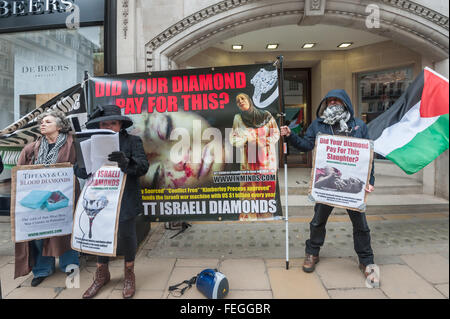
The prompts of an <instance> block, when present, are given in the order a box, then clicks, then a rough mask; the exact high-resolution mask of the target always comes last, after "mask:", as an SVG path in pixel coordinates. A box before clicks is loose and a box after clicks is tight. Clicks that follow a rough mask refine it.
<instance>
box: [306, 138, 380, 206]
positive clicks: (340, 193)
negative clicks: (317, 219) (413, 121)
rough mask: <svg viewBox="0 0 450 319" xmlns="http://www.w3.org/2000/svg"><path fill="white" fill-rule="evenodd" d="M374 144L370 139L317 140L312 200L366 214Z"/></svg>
mask: <svg viewBox="0 0 450 319" xmlns="http://www.w3.org/2000/svg"><path fill="white" fill-rule="evenodd" d="M372 158H373V142H372V141H370V140H366V139H360V138H354V137H346V136H335V135H324V134H320V135H317V137H316V147H315V149H314V155H313V161H314V162H313V169H312V171H311V181H310V191H309V198H310V200H312V201H314V202H317V203H322V204H327V205H330V206H334V207H340V208H345V209H352V210H356V211H360V212H364V211H365V209H366V200H367V193H366V192H365V191H364V188H365V187H366V185H367V183H368V182H369V178H370V171H371V169H372V167H371V166H372Z"/></svg>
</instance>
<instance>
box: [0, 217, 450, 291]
mask: <svg viewBox="0 0 450 319" xmlns="http://www.w3.org/2000/svg"><path fill="white" fill-rule="evenodd" d="M367 218H368V223H369V227H370V228H371V236H372V247H373V250H374V253H375V262H376V263H377V264H378V265H379V266H380V273H381V286H380V288H378V289H368V288H366V287H365V283H364V276H363V274H362V273H361V272H360V271H359V269H358V263H357V258H356V254H355V252H354V250H353V239H352V226H351V222H350V220H349V218H348V217H347V216H345V215H339V214H333V215H332V216H330V219H329V222H328V224H327V238H326V241H325V245H324V247H323V249H322V250H321V254H320V255H321V261H320V263H319V264H318V265H317V268H316V271H315V272H314V273H312V274H307V273H304V272H303V271H302V270H301V265H302V263H303V257H304V242H305V240H306V238H307V237H308V228H309V226H308V224H309V220H310V217H294V218H290V222H289V242H290V249H289V253H290V255H289V261H290V267H289V269H288V270H287V269H286V268H285V234H286V233H285V223H284V221H270V222H251V223H241V222H195V223H192V227H190V228H188V229H187V230H186V231H185V232H184V233H182V234H180V235H178V236H177V237H175V238H173V239H170V237H171V236H173V235H174V234H175V233H176V232H177V231H175V230H166V229H165V228H164V224H163V223H152V229H151V231H150V234H149V235H148V237H147V238H146V240H145V241H144V242H143V243H142V244H141V245H140V248H139V251H138V254H137V257H136V278H137V291H136V296H135V298H136V299H139V298H143V299H167V298H168V299H172V298H176V297H175V296H174V295H172V294H171V293H169V292H168V287H169V286H170V285H173V284H176V283H179V282H181V281H183V280H186V279H189V278H191V277H192V276H194V275H196V274H197V273H199V272H200V271H201V270H202V269H205V268H217V269H219V270H220V271H222V272H223V273H224V274H225V275H226V276H227V278H228V280H229V283H230V292H229V295H228V297H227V298H229V299H248V298H252V299H278V298H289V299H290V298H296V299H335V298H337V299H356V298H358V299H361V298H362V299H404V298H414V299H428V298H433V299H436V298H437V299H442V298H444V299H445V298H447V299H448V298H449V279H448V274H449V272H448V270H449V253H448V251H449V245H448V244H449V240H448V236H449V232H448V229H449V228H448V227H449V214H448V210H447V211H439V212H435V213H423V214H386V215H375V216H367ZM10 237H11V235H10V224H9V222H5V220H3V222H0V276H1V282H2V294H3V297H4V298H8V299H28V298H39V299H62V298H64V299H65V298H70V299H73V298H75V299H79V298H81V295H82V293H83V292H84V290H85V289H86V288H87V287H89V285H90V284H91V283H92V277H93V274H94V272H95V258H94V257H92V256H89V257H87V256H83V257H82V258H81V275H80V287H79V288H72V289H69V288H67V287H66V283H65V280H66V276H65V275H64V274H63V273H61V272H60V271H57V273H55V274H53V275H52V276H50V277H49V278H48V279H46V280H45V281H44V282H43V283H42V284H41V285H40V286H38V287H30V282H31V279H32V275H31V274H30V275H28V276H25V277H21V278H18V279H15V280H14V279H13V269H14V257H13V254H14V250H13V244H12V242H11V238H10ZM430 265H431V267H430ZM110 270H111V275H112V279H111V282H110V283H109V284H108V285H107V286H105V287H104V288H103V289H102V291H101V293H100V294H99V295H98V296H97V298H99V299H102V298H105V299H106V298H107V299H109V298H122V297H121V289H122V285H123V259H122V258H120V257H118V258H115V259H113V260H112V261H111V263H110ZM181 298H183V299H184V298H185V299H199V298H200V299H201V298H205V297H204V296H203V295H201V293H200V292H199V291H198V290H197V289H196V288H195V287H193V288H191V289H189V290H188V291H187V292H186V293H185V295H183V296H182V297H181Z"/></svg>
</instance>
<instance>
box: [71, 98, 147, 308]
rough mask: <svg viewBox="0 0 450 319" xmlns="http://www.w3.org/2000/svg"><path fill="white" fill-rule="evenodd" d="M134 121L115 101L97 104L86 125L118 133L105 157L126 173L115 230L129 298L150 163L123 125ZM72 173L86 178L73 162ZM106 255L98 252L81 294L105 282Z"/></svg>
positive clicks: (132, 290)
mask: <svg viewBox="0 0 450 319" xmlns="http://www.w3.org/2000/svg"><path fill="white" fill-rule="evenodd" d="M132 125H133V121H132V120H131V119H130V118H129V117H128V116H124V115H122V113H121V111H120V108H119V107H118V106H116V105H104V106H99V107H97V108H96V109H95V110H94V112H93V113H92V114H91V115H90V116H89V121H88V122H87V123H86V127H87V128H88V129H108V130H112V131H114V132H118V133H119V149H120V150H119V151H116V152H112V153H111V154H109V155H108V160H109V161H112V162H117V165H118V167H120V169H121V171H122V172H123V173H125V174H127V179H126V182H125V187H124V190H123V196H122V202H121V206H120V213H119V229H118V231H117V237H118V238H117V246H118V248H117V250H118V254H120V255H123V256H124V284H123V290H122V295H123V297H124V298H131V297H133V296H134V294H135V291H136V278H135V274H134V259H135V257H136V250H137V234H136V216H137V215H138V213H139V212H141V211H142V200H141V186H140V181H139V178H140V177H141V176H143V175H145V173H147V170H148V167H149V163H148V161H147V157H146V155H145V152H144V147H143V145H142V140H141V138H140V137H139V136H135V135H131V134H128V132H127V131H126V128H128V127H130V126H132ZM74 170H75V175H76V176H78V177H80V178H83V179H86V178H88V174H87V173H86V169H84V168H80V167H79V166H78V164H75V166H74ZM108 263H109V257H105V256H97V270H96V272H95V277H94V282H93V283H92V285H91V286H90V287H89V288H88V289H87V290H86V291H85V292H84V294H83V298H85V299H88V298H93V297H94V296H95V295H97V293H98V292H99V291H100V289H101V288H102V287H103V286H104V285H106V284H107V283H108V282H109V281H110V279H111V275H110V272H109V268H108Z"/></svg>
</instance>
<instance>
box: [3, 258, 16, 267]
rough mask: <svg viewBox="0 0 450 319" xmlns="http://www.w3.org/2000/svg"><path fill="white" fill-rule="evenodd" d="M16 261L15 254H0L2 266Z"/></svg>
mask: <svg viewBox="0 0 450 319" xmlns="http://www.w3.org/2000/svg"><path fill="white" fill-rule="evenodd" d="M11 263H14V256H0V267H3V266H4V265H6V264H11Z"/></svg>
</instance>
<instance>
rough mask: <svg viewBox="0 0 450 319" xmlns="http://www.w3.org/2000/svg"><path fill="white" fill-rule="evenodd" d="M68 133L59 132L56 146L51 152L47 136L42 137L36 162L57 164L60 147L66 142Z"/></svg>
mask: <svg viewBox="0 0 450 319" xmlns="http://www.w3.org/2000/svg"><path fill="white" fill-rule="evenodd" d="M66 140H67V134H64V133H59V135H58V137H57V138H56V142H55V146H53V148H52V149H51V151H50V152H49V151H48V149H49V146H48V141H47V139H46V138H45V136H44V137H43V138H42V139H41V145H40V146H39V152H38V156H37V158H36V160H35V161H34V164H55V163H56V160H57V159H58V153H59V149H60V148H61V147H62V146H63V145H64V144H65V143H66Z"/></svg>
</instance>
